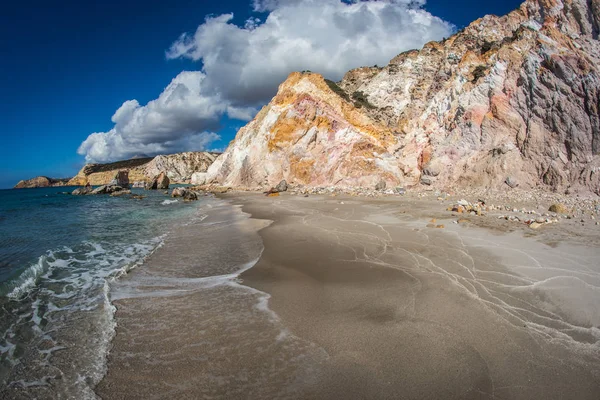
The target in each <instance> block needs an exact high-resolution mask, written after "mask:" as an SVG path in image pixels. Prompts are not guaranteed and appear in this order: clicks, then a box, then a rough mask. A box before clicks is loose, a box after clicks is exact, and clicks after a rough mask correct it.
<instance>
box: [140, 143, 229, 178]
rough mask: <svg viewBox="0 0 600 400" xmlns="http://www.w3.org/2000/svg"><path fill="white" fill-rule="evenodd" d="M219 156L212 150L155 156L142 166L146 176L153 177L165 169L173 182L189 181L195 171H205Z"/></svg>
mask: <svg viewBox="0 0 600 400" xmlns="http://www.w3.org/2000/svg"><path fill="white" fill-rule="evenodd" d="M218 156H219V153H212V152H207V151H203V152H187V153H177V154H171V155H164V156H163V155H161V156H156V157H154V159H153V160H152V161H150V162H149V163H148V164H147V165H146V166H145V168H144V171H145V174H146V176H151V177H154V176H156V175H158V174H160V173H161V172H163V171H165V172H166V174H167V176H168V177H169V179H170V180H171V181H172V182H174V183H190V180H191V179H192V175H193V174H194V173H196V172H200V173H202V172H206V170H207V169H208V167H210V165H211V164H212V163H213V162H214V161H215V159H216V158H217V157H218Z"/></svg>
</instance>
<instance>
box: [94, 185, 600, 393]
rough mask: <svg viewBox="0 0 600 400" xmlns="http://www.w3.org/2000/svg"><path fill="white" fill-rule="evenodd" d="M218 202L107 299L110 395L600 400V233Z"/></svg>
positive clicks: (419, 214)
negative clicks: (111, 312)
mask: <svg viewBox="0 0 600 400" xmlns="http://www.w3.org/2000/svg"><path fill="white" fill-rule="evenodd" d="M221 197H222V199H221V200H219V199H213V200H211V201H210V202H208V203H207V204H205V205H203V206H202V207H201V210H200V212H203V213H205V215H206V218H204V219H203V220H202V222H200V223H194V224H189V225H186V226H181V227H179V228H178V229H177V230H176V231H174V232H172V233H171V234H170V235H169V236H168V237H167V239H166V240H165V244H164V246H163V247H162V248H160V249H158V250H157V251H156V252H155V253H154V254H153V255H152V256H150V258H149V259H148V260H147V261H146V263H145V264H144V265H143V266H141V267H140V268H137V269H135V270H134V271H133V272H132V273H130V274H129V275H128V276H127V277H124V278H122V279H121V280H119V281H118V282H116V283H115V284H114V287H111V293H112V300H113V304H114V306H115V307H116V308H117V312H116V321H117V330H116V336H115V337H114V339H113V343H112V348H111V351H110V354H109V360H108V373H107V375H106V377H105V378H104V380H103V381H102V382H101V383H100V384H99V385H98V387H97V388H96V393H97V394H98V395H99V396H100V397H102V398H105V399H125V398H127V399H130V398H145V399H147V398H228V399H234V398H239V399H249V398H256V399H258V398H290V399H305V398H307V399H332V398H344V399H365V398H381V399H391V398H403V399H424V398H445V399H453V398H457V399H458V398H485V399H534V398H539V399H563V398H574V399H575V398H576V399H597V398H598V396H599V394H600V346H599V343H600V342H599V340H600V289H599V288H600V252H599V251H598V248H599V247H598V239H599V237H600V235H599V234H598V229H597V228H598V227H597V226H594V225H592V226H591V227H590V226H589V224H588V226H587V227H581V228H579V227H578V225H576V224H575V222H567V221H564V223H563V222H561V223H560V224H552V225H548V226H544V227H543V229H540V230H539V231H533V230H531V229H529V228H527V227H526V226H525V227H524V228H521V227H519V228H507V226H508V225H506V221H501V220H497V219H495V218H493V217H492V216H490V217H485V219H484V218H482V217H474V218H470V217H468V218H467V219H468V220H470V221H471V222H468V221H467V223H460V224H456V223H454V222H455V221H456V219H457V216H456V215H453V214H452V213H450V212H447V211H445V205H444V204H441V202H439V201H435V200H428V199H419V198H416V197H410V196H406V197H400V196H396V197H384V198H379V199H361V198H355V197H349V196H336V197H332V196H310V197H303V196H294V195H291V194H288V193H283V194H282V195H281V196H278V197H265V196H264V195H261V194H257V193H234V194H226V195H222V196H221ZM477 218H479V219H477ZM433 219H435V220H436V222H435V223H432V222H431V221H432V220H433ZM439 225H443V226H444V227H443V228H435V226H439ZM484 226H485V227H484ZM574 233H577V234H576V235H575V234H574Z"/></svg>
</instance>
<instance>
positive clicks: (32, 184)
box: [14, 176, 69, 189]
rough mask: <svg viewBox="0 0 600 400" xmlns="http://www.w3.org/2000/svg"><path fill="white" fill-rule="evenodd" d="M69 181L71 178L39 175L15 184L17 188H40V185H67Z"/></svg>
mask: <svg viewBox="0 0 600 400" xmlns="http://www.w3.org/2000/svg"><path fill="white" fill-rule="evenodd" d="M68 181H69V178H65V179H55V178H48V177H47V176H38V177H35V178H32V179H26V180H22V181H19V183H17V184H16V185H15V187H14V188H15V189H24V188H38V187H51V186H66V185H67V183H68Z"/></svg>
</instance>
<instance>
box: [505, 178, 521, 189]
mask: <svg viewBox="0 0 600 400" xmlns="http://www.w3.org/2000/svg"><path fill="white" fill-rule="evenodd" d="M504 183H506V184H507V185H508V186H509V187H510V188H511V189H514V188H516V187H517V186H519V184H518V183H517V181H516V180H515V178H513V177H512V176H509V177H507V178H506V180H505V181H504Z"/></svg>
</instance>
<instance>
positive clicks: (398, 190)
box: [396, 186, 406, 195]
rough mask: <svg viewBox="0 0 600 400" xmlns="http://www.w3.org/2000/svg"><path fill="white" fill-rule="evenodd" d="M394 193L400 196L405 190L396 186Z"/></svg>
mask: <svg viewBox="0 0 600 400" xmlns="http://www.w3.org/2000/svg"><path fill="white" fill-rule="evenodd" d="M396 193H398V194H400V195H403V194H406V189H404V188H403V187H400V186H398V187H397V188H396Z"/></svg>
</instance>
